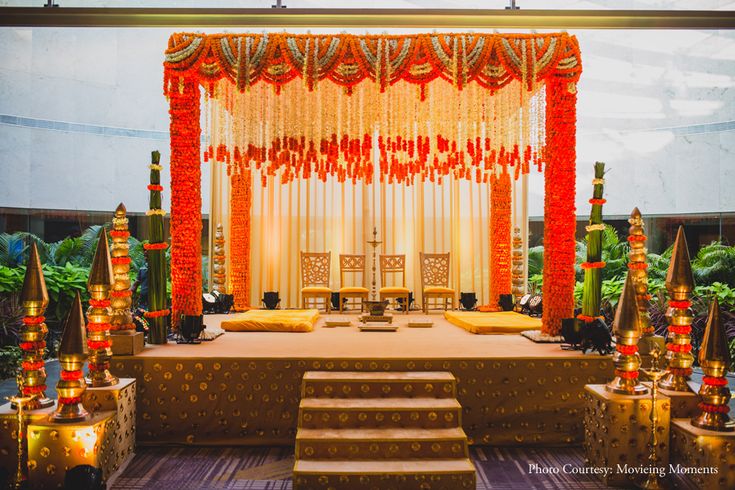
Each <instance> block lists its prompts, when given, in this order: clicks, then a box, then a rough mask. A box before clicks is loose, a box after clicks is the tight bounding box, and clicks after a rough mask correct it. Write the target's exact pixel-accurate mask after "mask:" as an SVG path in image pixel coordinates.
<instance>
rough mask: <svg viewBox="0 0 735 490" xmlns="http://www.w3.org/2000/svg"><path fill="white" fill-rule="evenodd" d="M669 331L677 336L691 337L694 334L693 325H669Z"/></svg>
mask: <svg viewBox="0 0 735 490" xmlns="http://www.w3.org/2000/svg"><path fill="white" fill-rule="evenodd" d="M668 330H669V332H671V333H673V334H676V335H689V334H690V333H692V327H691V325H669V328H668Z"/></svg>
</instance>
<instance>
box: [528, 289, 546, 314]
mask: <svg viewBox="0 0 735 490" xmlns="http://www.w3.org/2000/svg"><path fill="white" fill-rule="evenodd" d="M541 301H542V298H541V295H540V294H534V295H533V296H531V298H530V299H529V300H528V311H529V313H528V314H529V315H531V316H541V313H543V305H542V302H541Z"/></svg>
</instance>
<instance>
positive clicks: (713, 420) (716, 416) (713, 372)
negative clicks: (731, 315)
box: [692, 298, 735, 432]
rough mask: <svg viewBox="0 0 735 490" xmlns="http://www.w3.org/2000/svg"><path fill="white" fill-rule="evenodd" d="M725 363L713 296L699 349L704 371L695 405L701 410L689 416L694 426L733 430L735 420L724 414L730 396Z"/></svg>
mask: <svg viewBox="0 0 735 490" xmlns="http://www.w3.org/2000/svg"><path fill="white" fill-rule="evenodd" d="M729 364H730V354H729V352H728V348H727V336H726V335H725V329H724V328H723V327H722V324H721V323H720V305H719V304H718V303H717V298H715V299H714V300H713V301H712V303H711V304H710V307H709V315H708V317H707V326H706V327H705V330H704V338H703V339H702V346H701V348H700V349H699V365H700V366H701V367H702V371H704V378H703V380H702V385H701V386H700V388H699V396H700V398H701V399H702V403H700V405H699V408H700V409H701V410H702V412H701V413H700V414H699V415H698V416H697V417H694V418H693V419H692V425H694V426H695V427H699V428H700V429H707V430H714V431H720V432H732V431H735V423H734V422H733V421H732V420H730V417H729V416H728V415H727V412H728V409H727V405H728V403H729V402H730V398H731V396H732V395H731V394H730V389H729V388H728V386H727V378H726V377H725V376H726V375H727V368H728V366H729Z"/></svg>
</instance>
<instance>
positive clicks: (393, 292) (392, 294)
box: [378, 255, 411, 314]
mask: <svg viewBox="0 0 735 490" xmlns="http://www.w3.org/2000/svg"><path fill="white" fill-rule="evenodd" d="M395 273H399V274H401V286H385V284H386V280H385V276H386V274H395ZM380 284H381V285H382V286H383V287H381V288H380V291H378V292H379V294H380V301H383V300H385V299H388V298H396V299H397V298H403V312H404V313H406V314H407V313H408V306H409V305H408V295H409V293H410V292H411V290H410V289H408V288H407V287H406V256H405V255H381V256H380Z"/></svg>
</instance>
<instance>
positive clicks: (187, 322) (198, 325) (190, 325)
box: [176, 315, 205, 344]
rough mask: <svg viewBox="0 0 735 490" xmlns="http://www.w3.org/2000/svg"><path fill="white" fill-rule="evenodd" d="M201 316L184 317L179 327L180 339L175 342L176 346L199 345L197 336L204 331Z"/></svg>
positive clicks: (199, 341)
mask: <svg viewBox="0 0 735 490" xmlns="http://www.w3.org/2000/svg"><path fill="white" fill-rule="evenodd" d="M202 319H203V316H202V315H185V316H184V317H183V319H182V320H181V325H180V326H179V334H180V335H181V339H180V340H177V341H176V343H177V344H201V343H202V341H201V340H199V335H200V334H201V333H202V330H204V328H205V325H204V323H203V321H202Z"/></svg>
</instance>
